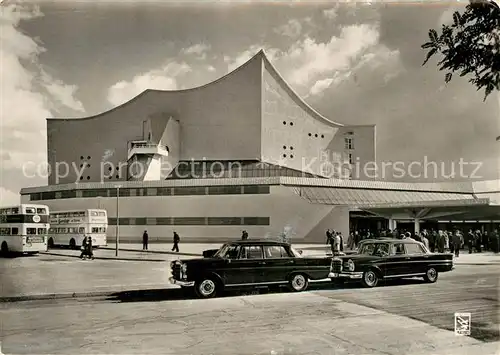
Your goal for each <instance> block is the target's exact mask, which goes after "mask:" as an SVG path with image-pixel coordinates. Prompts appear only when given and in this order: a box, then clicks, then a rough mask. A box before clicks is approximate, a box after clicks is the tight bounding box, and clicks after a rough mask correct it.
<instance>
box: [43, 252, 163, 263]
mask: <svg viewBox="0 0 500 355" xmlns="http://www.w3.org/2000/svg"><path fill="white" fill-rule="evenodd" d="M40 254H43V255H54V256H62V257H65V258H76V259H80V257H79V256H78V255H67V254H58V253H51V252H41V253H40ZM94 259H95V260H121V261H148V262H167V261H168V260H163V259H141V258H120V257H113V256H95V257H94Z"/></svg>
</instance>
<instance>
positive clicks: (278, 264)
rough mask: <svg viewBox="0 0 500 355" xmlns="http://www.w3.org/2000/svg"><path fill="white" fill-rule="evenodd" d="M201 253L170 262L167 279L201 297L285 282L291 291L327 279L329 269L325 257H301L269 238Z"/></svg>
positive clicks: (280, 284) (281, 284) (236, 242)
mask: <svg viewBox="0 0 500 355" xmlns="http://www.w3.org/2000/svg"><path fill="white" fill-rule="evenodd" d="M212 254H213V255H212ZM203 255H204V257H203V258H198V259H189V260H176V261H173V262H172V263H171V265H170V266H171V269H172V277H171V278H170V282H171V283H173V284H175V285H179V286H181V287H184V288H192V287H194V291H195V292H196V294H197V295H198V297H201V298H210V297H215V296H216V295H217V294H220V293H221V292H223V291H224V290H225V289H229V288H232V289H234V288H259V287H269V286H287V285H288V287H289V288H290V289H291V290H292V291H296V292H300V291H305V290H306V289H307V287H308V285H309V280H322V279H326V280H328V277H329V275H330V269H331V258H329V257H319V258H318V257H315V258H313V257H311V258H307V257H303V256H302V254H301V252H299V251H297V250H295V249H294V248H293V247H292V246H291V245H290V244H287V243H282V242H278V241H272V240H241V241H235V242H231V243H227V244H224V245H223V246H222V247H221V248H220V249H219V250H217V251H216V252H215V251H214V250H209V251H206V252H204V253H203Z"/></svg>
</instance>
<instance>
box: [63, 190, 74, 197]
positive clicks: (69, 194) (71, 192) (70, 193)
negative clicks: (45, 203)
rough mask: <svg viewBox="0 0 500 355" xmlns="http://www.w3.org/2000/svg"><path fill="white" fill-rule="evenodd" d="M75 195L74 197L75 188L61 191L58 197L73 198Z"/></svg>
mask: <svg viewBox="0 0 500 355" xmlns="http://www.w3.org/2000/svg"><path fill="white" fill-rule="evenodd" d="M75 197H76V190H66V191H61V197H60V198H75Z"/></svg>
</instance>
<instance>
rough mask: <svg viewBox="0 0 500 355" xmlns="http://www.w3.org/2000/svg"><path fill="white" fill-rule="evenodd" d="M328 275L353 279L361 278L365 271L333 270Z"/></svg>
mask: <svg viewBox="0 0 500 355" xmlns="http://www.w3.org/2000/svg"><path fill="white" fill-rule="evenodd" d="M328 277H329V278H330V279H340V278H345V279H353V280H360V279H361V278H363V273H362V272H340V273H336V272H331V273H329V274H328Z"/></svg>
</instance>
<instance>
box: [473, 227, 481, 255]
mask: <svg viewBox="0 0 500 355" xmlns="http://www.w3.org/2000/svg"><path fill="white" fill-rule="evenodd" d="M474 240H475V244H476V251H477V252H478V253H480V252H481V242H482V235H481V232H480V231H479V229H478V230H476V235H475V238H474Z"/></svg>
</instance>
